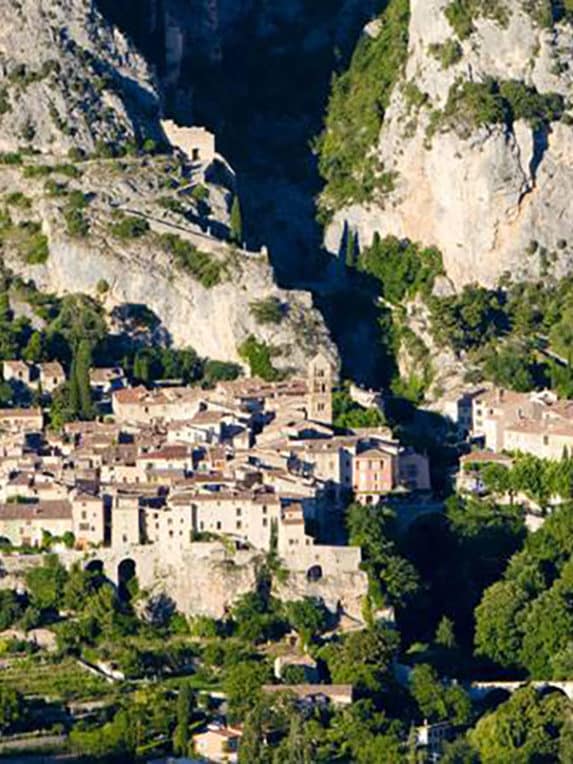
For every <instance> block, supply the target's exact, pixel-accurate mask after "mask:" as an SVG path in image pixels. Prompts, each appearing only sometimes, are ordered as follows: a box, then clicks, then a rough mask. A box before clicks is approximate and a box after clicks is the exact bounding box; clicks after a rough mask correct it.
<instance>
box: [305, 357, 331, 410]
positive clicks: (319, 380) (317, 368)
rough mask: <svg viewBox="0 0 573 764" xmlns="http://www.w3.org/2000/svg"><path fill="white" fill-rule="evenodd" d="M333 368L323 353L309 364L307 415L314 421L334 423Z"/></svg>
mask: <svg viewBox="0 0 573 764" xmlns="http://www.w3.org/2000/svg"><path fill="white" fill-rule="evenodd" d="M332 381H333V368H332V363H331V362H330V360H329V359H328V358H327V356H325V355H324V354H323V353H318V354H317V355H315V357H314V358H313V359H312V360H311V361H310V363H309V364H308V392H307V416H308V418H309V419H310V420H312V421H313V422H321V423H322V424H332Z"/></svg>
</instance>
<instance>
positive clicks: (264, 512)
mask: <svg viewBox="0 0 573 764" xmlns="http://www.w3.org/2000/svg"><path fill="white" fill-rule="evenodd" d="M266 514H267V508H266V506H263V515H266Z"/></svg>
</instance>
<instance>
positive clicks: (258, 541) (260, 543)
mask: <svg viewBox="0 0 573 764" xmlns="http://www.w3.org/2000/svg"><path fill="white" fill-rule="evenodd" d="M280 511H281V504H280V500H279V498H278V496H276V495H275V494H272V493H268V492H265V491H261V492H249V491H244V492H226V493H224V492H205V493H199V494H195V495H185V494H183V495H180V496H173V497H172V498H170V499H169V502H168V506H167V507H166V508H165V509H155V508H149V509H146V510H145V512H144V521H143V522H144V529H145V538H146V540H148V541H151V542H156V543H158V544H160V545H161V546H162V547H163V548H166V549H173V550H175V549H177V550H182V549H185V548H187V547H188V545H189V544H190V543H191V541H192V539H193V538H194V537H195V536H196V535H197V534H201V533H211V534H214V535H221V536H223V535H224V536H229V537H230V538H233V539H235V540H237V541H242V542H246V543H249V544H251V545H252V546H253V547H255V549H264V550H268V549H269V548H270V541H271V528H272V526H273V522H275V523H277V525H278V522H279V520H280Z"/></svg>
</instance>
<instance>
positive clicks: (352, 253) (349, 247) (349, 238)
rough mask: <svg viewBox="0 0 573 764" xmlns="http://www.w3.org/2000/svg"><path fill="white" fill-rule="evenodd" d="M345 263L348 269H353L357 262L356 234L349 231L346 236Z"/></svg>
mask: <svg viewBox="0 0 573 764" xmlns="http://www.w3.org/2000/svg"><path fill="white" fill-rule="evenodd" d="M344 259H345V263H346V267H347V268H353V267H354V265H355V262H356V234H355V233H354V231H352V230H351V229H348V233H347V235H346V247H345V257H344Z"/></svg>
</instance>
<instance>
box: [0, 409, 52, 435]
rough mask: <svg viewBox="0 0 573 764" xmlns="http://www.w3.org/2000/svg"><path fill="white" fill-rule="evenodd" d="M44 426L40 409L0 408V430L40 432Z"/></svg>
mask: <svg viewBox="0 0 573 764" xmlns="http://www.w3.org/2000/svg"><path fill="white" fill-rule="evenodd" d="M43 426H44V415H43V413H42V409H40V408H32V409H0V432H1V431H5V432H6V431H8V432H19V433H31V432H41V431H42V428H43Z"/></svg>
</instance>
